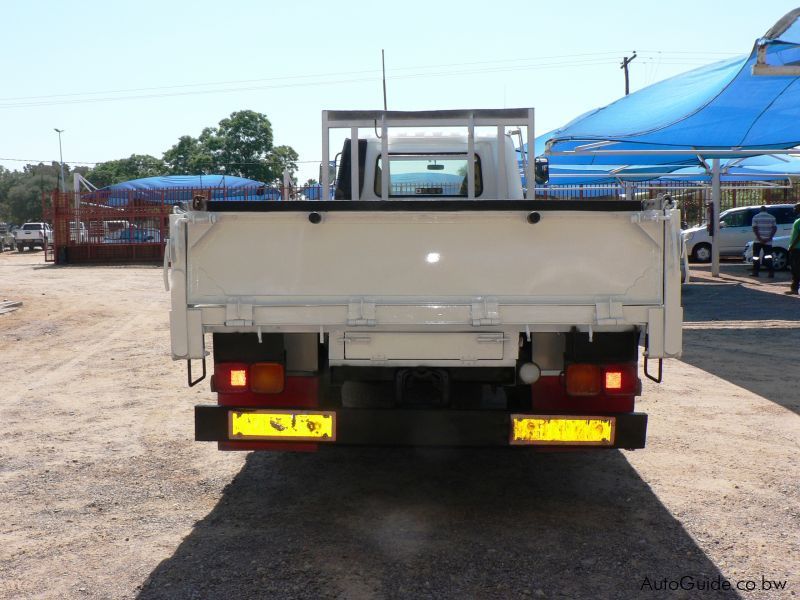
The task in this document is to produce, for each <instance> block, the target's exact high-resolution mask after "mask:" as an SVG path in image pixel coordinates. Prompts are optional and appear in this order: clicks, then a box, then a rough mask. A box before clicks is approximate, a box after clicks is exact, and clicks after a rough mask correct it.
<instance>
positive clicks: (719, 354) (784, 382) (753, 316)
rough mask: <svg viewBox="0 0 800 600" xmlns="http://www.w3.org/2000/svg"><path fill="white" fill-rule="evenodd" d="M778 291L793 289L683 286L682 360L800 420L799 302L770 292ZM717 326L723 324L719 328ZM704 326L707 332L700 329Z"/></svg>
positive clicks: (710, 284) (713, 285)
mask: <svg viewBox="0 0 800 600" xmlns="http://www.w3.org/2000/svg"><path fill="white" fill-rule="evenodd" d="M767 281H768V280H767ZM773 286H777V287H778V289H779V290H783V289H788V285H787V284H785V283H782V282H781V283H774V284H773V283H771V282H769V283H764V287H763V288H762V289H758V288H753V287H748V286H743V285H741V284H739V283H719V284H717V283H697V284H692V283H690V284H687V285H684V286H683V310H684V331H683V357H682V358H681V360H682V361H684V362H686V363H688V364H690V365H692V366H695V367H697V368H699V369H702V370H703V371H706V372H708V373H712V374H713V375H716V376H717V377H720V378H722V379H725V380H726V381H729V382H731V383H733V384H735V385H738V386H740V387H743V388H745V389H747V390H749V391H751V392H753V393H755V394H758V395H759V396H762V397H764V398H766V399H767V400H771V401H772V402H775V403H776V404H780V405H781V406H784V407H785V408H788V409H789V410H792V411H794V412H795V413H798V414H800V400H799V399H798V394H797V364H796V360H795V358H796V357H797V356H798V348H800V298H798V297H796V296H784V295H783V294H780V293H774V290H773V291H771V292H769V291H767V290H768V289H770V288H772V287H773ZM713 321H721V323H720V324H719V327H715V325H714V323H713ZM754 321H764V322H765V323H764V324H763V326H760V325H759V323H754ZM769 321H782V322H784V324H783V325H781V324H775V323H771V324H770V323H768V322H769ZM699 322H701V323H702V324H703V325H702V328H695V327H694V324H696V323H699Z"/></svg>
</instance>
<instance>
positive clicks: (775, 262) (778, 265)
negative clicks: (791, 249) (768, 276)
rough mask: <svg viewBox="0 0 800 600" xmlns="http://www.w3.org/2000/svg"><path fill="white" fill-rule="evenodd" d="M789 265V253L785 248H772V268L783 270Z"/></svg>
mask: <svg viewBox="0 0 800 600" xmlns="http://www.w3.org/2000/svg"><path fill="white" fill-rule="evenodd" d="M788 266H789V253H788V252H786V250H784V249H783V248H773V249H772V268H773V269H775V270H776V271H783V270H784V269H786V268H787V267H788Z"/></svg>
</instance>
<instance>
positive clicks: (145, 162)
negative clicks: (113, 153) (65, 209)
mask: <svg viewBox="0 0 800 600" xmlns="http://www.w3.org/2000/svg"><path fill="white" fill-rule="evenodd" d="M166 174H167V166H166V164H165V163H164V161H163V160H161V159H160V158H156V157H155V156H150V155H149V154H131V155H130V156H129V157H128V158H120V159H119V160H109V161H107V162H103V163H99V164H98V165H96V166H95V167H94V169H92V170H91V171H89V173H88V174H87V175H86V179H88V180H89V181H91V182H92V183H93V184H94V185H96V186H97V187H99V188H101V187H106V186H107V185H113V184H115V183H120V182H122V181H128V180H130V179H140V178H142V177H156V176H158V175H166Z"/></svg>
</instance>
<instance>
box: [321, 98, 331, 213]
mask: <svg viewBox="0 0 800 600" xmlns="http://www.w3.org/2000/svg"><path fill="white" fill-rule="evenodd" d="M329 136H330V130H329V129H328V111H327V110H323V111H322V165H321V168H320V174H319V184H320V189H319V199H320V200H328V199H330V182H329V180H328V179H329V178H328V174H329V171H330V164H331V156H330V152H331V149H330V141H329Z"/></svg>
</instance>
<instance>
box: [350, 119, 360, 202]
mask: <svg viewBox="0 0 800 600" xmlns="http://www.w3.org/2000/svg"><path fill="white" fill-rule="evenodd" d="M358 192H359V189H358V127H351V128H350V199H351V200H354V201H355V200H358Z"/></svg>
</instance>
